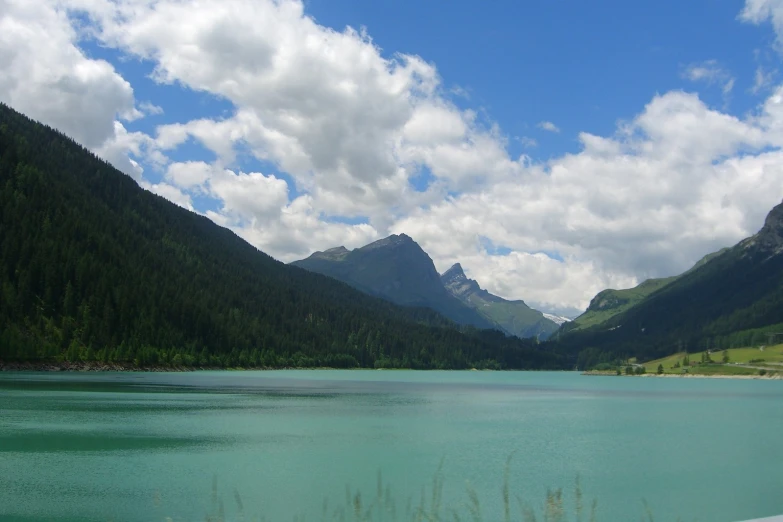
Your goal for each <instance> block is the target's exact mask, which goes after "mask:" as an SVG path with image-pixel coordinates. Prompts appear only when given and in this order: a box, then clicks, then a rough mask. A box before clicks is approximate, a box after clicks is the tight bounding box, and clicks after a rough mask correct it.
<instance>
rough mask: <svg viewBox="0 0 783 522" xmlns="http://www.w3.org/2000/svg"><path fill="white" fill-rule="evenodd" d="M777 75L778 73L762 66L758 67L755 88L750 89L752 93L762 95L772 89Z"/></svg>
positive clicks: (754, 80) (754, 82) (754, 81)
mask: <svg viewBox="0 0 783 522" xmlns="http://www.w3.org/2000/svg"><path fill="white" fill-rule="evenodd" d="M776 74H777V71H774V70H772V71H768V70H765V69H764V68H763V67H761V66H758V67H756V73H755V75H754V76H753V87H751V88H750V92H751V93H753V94H760V93H762V92H764V91H767V90H768V89H770V88H771V87H772V83H773V81H774V77H775V75H776Z"/></svg>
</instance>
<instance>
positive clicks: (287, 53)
mask: <svg viewBox="0 0 783 522" xmlns="http://www.w3.org/2000/svg"><path fill="white" fill-rule="evenodd" d="M4 6H5V8H4V12H3V13H0V66H2V69H3V70H4V72H5V74H4V75H3V76H2V77H0V100H2V101H4V102H5V103H9V104H10V105H11V106H13V107H15V108H17V109H18V110H21V111H22V112H25V113H26V114H28V115H30V116H32V117H34V118H37V119H39V120H42V121H44V122H46V123H48V124H50V125H53V126H55V127H57V128H60V129H61V130H63V131H64V132H66V133H68V134H70V135H71V136H73V137H74V138H75V139H77V140H78V141H80V142H81V143H83V144H84V145H85V146H87V147H89V148H91V149H92V150H94V151H95V152H96V153H97V154H100V155H102V156H103V157H104V158H106V159H107V160H108V161H110V162H112V163H113V164H114V165H115V166H117V167H118V168H119V169H120V170H122V171H124V172H125V173H127V174H128V175H130V176H133V177H134V178H135V179H136V180H137V181H138V182H139V184H140V185H141V186H142V187H144V188H146V189H148V190H151V191H152V192H155V193H157V194H159V195H161V196H163V197H166V198H168V199H170V200H171V201H173V202H175V203H177V204H179V205H182V206H184V207H186V208H189V209H191V210H193V211H195V212H199V213H201V214H204V215H207V216H208V217H210V218H211V219H213V220H214V221H215V222H216V223H218V224H220V225H222V226H226V227H229V228H231V229H232V230H234V231H235V232H236V233H237V234H239V235H240V236H242V237H243V238H245V239H246V240H248V241H249V242H251V243H252V244H254V245H256V246H257V247H258V248H260V249H261V250H264V251H265V252H268V253H270V254H271V255H273V256H275V257H277V258H278V259H281V260H283V261H286V262H287V261H291V260H294V259H298V258H302V257H305V256H307V255H309V254H310V253H311V252H313V251H315V250H323V249H326V248H330V247H333V246H337V245H340V244H343V245H345V246H347V247H349V248H353V247H357V246H361V245H363V244H366V243H367V242H370V241H372V240H375V239H379V238H381V237H384V236H386V235H388V234H391V233H403V232H404V233H407V234H408V235H410V236H412V237H413V238H414V239H415V240H416V241H418V242H419V243H420V244H421V245H422V247H424V249H425V250H426V251H427V252H428V253H429V254H430V255H431V257H432V258H433V261H434V262H435V265H436V267H437V268H438V269H439V270H445V269H446V268H448V267H449V266H451V264H453V263H455V262H460V263H461V264H462V266H463V267H464V269H465V271H466V273H467V275H468V276H469V277H472V278H475V279H477V280H478V281H479V283H480V284H481V285H482V286H484V287H485V288H487V289H489V290H490V291H492V292H494V293H497V294H499V295H502V296H504V297H507V298H512V299H525V301H527V302H529V303H531V304H533V305H535V306H538V307H539V308H541V309H544V310H547V311H554V312H561V313H568V314H571V315H573V314H575V313H578V311H579V310H581V309H583V308H584V307H585V306H586V305H587V303H588V302H589V300H590V299H591V298H592V296H593V295H595V294H596V293H597V292H598V291H600V290H602V289H604V288H607V287H614V288H620V287H629V286H633V285H635V284H637V283H639V282H641V281H642V280H644V279H646V278H648V277H660V276H668V275H673V274H676V273H679V272H682V271H683V270H685V269H687V268H688V267H689V266H690V265H691V264H692V263H694V262H695V261H696V260H698V259H699V258H701V257H702V256H703V255H705V254H707V253H709V252H712V251H714V250H717V249H719V248H722V247H724V246H729V245H731V244H734V243H736V242H737V241H738V240H740V239H742V238H744V237H747V236H748V235H751V234H753V233H754V232H755V231H756V230H758V227H760V226H761V223H762V222H763V219H764V216H765V214H766V212H768V210H769V209H770V208H771V207H772V206H774V205H775V204H777V203H779V202H780V200H781V198H783V154H782V153H781V146H783V108H781V106H783V89H781V86H780V85H779V82H780V81H781V78H780V76H779V74H778V70H779V69H780V68H781V54H780V45H779V44H778V41H779V35H780V34H781V33H782V32H783V0H746V1H744V2H743V1H722V0H711V1H708V0H693V1H689V2H675V1H670V0H664V1H657V2H627V1H626V2H619V1H614V0H611V1H608V0H607V1H601V2H584V1H571V0H552V1H531V2H510V1H497V2H484V3H477V2H464V1H452V2H392V1H387V0H379V1H373V2H359V1H345V0H330V1H326V0H306V1H304V3H302V2H298V1H294V0H279V1H272V0H201V1H199V2H195V1H192V2H190V1H175V0H156V1H155V2H148V1H146V0H115V1H109V0H59V1H54V0H43V1H42V2H40V3H39V4H36V5H32V4H31V3H29V2H28V1H26V0H7V1H6V4H4Z"/></svg>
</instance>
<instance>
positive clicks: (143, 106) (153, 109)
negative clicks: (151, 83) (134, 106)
mask: <svg viewBox="0 0 783 522" xmlns="http://www.w3.org/2000/svg"><path fill="white" fill-rule="evenodd" d="M139 110H140V111H141V112H142V113H144V114H147V115H153V116H157V115H159V114H163V108H162V107H159V106H158V105H155V104H154V103H151V102H148V101H147V102H141V103H140V104H139Z"/></svg>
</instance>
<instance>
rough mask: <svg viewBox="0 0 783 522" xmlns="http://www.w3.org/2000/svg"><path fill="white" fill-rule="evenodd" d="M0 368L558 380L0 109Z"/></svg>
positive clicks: (534, 357)
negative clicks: (523, 371)
mask: <svg viewBox="0 0 783 522" xmlns="http://www.w3.org/2000/svg"><path fill="white" fill-rule="evenodd" d="M0 292H1V293H0V360H6V361H8V360H51V359H56V360H72V361H73V360H87V361H89V360H102V361H109V362H132V363H136V364H139V365H156V364H158V365H210V366H227V365H228V366H317V365H327V366H344V367H350V366H357V365H358V366H363V367H373V366H406V367H418V368H438V367H444V368H465V367H470V366H499V367H505V368H512V367H513V368H525V367H527V368H530V367H558V366H560V364H561V363H560V359H559V358H558V357H557V356H555V355H552V354H549V353H544V352H541V351H537V350H535V349H534V348H533V347H532V345H531V344H530V343H526V342H523V341H520V340H518V339H515V338H506V337H505V336H504V335H502V334H500V333H499V332H475V331H469V332H467V333H462V332H460V331H459V330H458V329H457V328H455V327H454V325H453V324H452V323H451V322H450V321H448V320H446V319H445V318H443V317H442V316H439V315H438V314H436V313H434V312H432V311H429V310H425V309H415V308H404V307H399V306H395V305H393V304H391V303H389V302H386V301H383V300H380V299H376V298H373V297H370V296H367V295H364V294H363V293H361V292H358V291H356V290H354V289H352V288H350V287H349V286H347V285H345V284H343V283H340V282H338V281H335V280H333V279H330V278H327V277H323V276H321V275H318V274H314V273H310V272H307V271H305V270H302V269H299V268H296V267H291V266H286V265H284V264H283V263H280V262H278V261H275V260H274V259H272V258H271V257H269V256H267V255H266V254H264V253H262V252H260V251H258V250H257V249H256V248H254V247H252V246H251V245H249V244H248V243H246V242H245V241H243V240H242V239H240V238H239V237H238V236H236V235H235V234H234V233H233V232H231V231H229V230H227V229H224V228H221V227H219V226H217V225H215V224H214V223H212V222H211V221H210V220H208V219H207V218H205V217H202V216H199V215H197V214H194V213H192V212H189V211H187V210H184V209H182V208H179V207H177V206H176V205H174V204H172V203H170V202H168V201H166V200H165V199H163V198H161V197H159V196H156V195H154V194H151V193H149V192H147V191H145V190H143V189H141V188H140V187H139V186H138V185H137V184H136V182H135V181H133V180H132V179H131V178H129V177H127V176H125V175H123V174H122V173H120V172H118V171H117V170H116V169H114V168H113V167H111V166H110V165H108V164H107V163H105V162H104V161H102V160H100V159H99V158H97V157H96V156H94V155H93V154H91V153H90V152H88V151H87V150H85V149H84V148H82V147H81V146H79V145H78V144H76V143H74V142H73V141H72V140H70V139H68V138H66V137H65V136H63V135H62V134H60V133H58V132H56V131H54V130H53V129H51V128H48V127H46V126H44V125H41V124H38V123H36V122H33V121H32V120H30V119H28V118H27V117H25V116H23V115H21V114H19V113H17V112H15V111H14V110H12V109H11V108H9V107H7V106H5V105H0Z"/></svg>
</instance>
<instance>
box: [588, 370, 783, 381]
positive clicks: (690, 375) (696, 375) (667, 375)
mask: <svg viewBox="0 0 783 522" xmlns="http://www.w3.org/2000/svg"><path fill="white" fill-rule="evenodd" d="M582 375H588V376H601V377H643V378H645V377H653V378H671V379H752V380H769V381H775V380H781V379H783V375H781V374H779V373H776V374H775V375H769V374H767V375H730V374H714V375H705V374H699V373H682V374H677V373H662V374H660V375H659V374H657V373H644V374H642V375H626V374H621V375H617V374H616V373H615V372H596V371H586V372H582Z"/></svg>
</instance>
